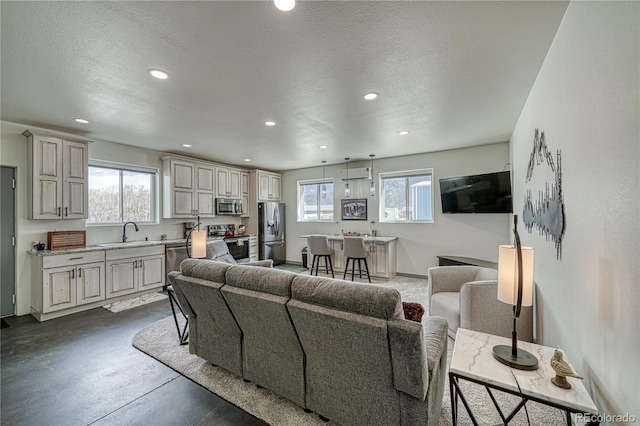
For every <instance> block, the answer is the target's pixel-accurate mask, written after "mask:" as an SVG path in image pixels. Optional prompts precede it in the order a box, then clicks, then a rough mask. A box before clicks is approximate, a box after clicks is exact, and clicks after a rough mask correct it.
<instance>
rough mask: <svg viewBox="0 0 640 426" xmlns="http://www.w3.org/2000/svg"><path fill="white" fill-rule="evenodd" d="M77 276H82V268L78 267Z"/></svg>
mask: <svg viewBox="0 0 640 426" xmlns="http://www.w3.org/2000/svg"><path fill="white" fill-rule="evenodd" d="M78 278H82V268H78Z"/></svg>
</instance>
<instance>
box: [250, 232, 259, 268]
mask: <svg viewBox="0 0 640 426" xmlns="http://www.w3.org/2000/svg"><path fill="white" fill-rule="evenodd" d="M256 260H258V237H257V236H255V235H251V236H250V237H249V262H253V261H256Z"/></svg>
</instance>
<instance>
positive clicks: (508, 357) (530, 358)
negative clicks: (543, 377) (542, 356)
mask: <svg viewBox="0 0 640 426" xmlns="http://www.w3.org/2000/svg"><path fill="white" fill-rule="evenodd" d="M493 357H494V358H495V359H497V360H498V361H500V362H501V363H503V364H505V365H508V366H509V367H513V368H516V369H518V370H537V369H538V358H536V357H535V356H534V355H533V354H531V353H529V352H527V351H525V350H522V349H518V355H516V356H513V355H512V354H511V346H507V345H496V346H494V347H493Z"/></svg>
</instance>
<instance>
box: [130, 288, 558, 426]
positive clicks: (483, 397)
mask: <svg viewBox="0 0 640 426" xmlns="http://www.w3.org/2000/svg"><path fill="white" fill-rule="evenodd" d="M375 284H377V285H384V286H389V287H393V288H397V289H398V290H399V291H400V293H401V294H402V300H405V301H413V302H415V301H418V302H420V303H422V304H423V306H424V307H425V308H426V309H428V303H427V300H425V298H424V295H423V292H424V293H426V280H425V279H416V278H407V277H398V278H397V279H395V280H392V281H378V280H376V282H375ZM448 343H449V344H448V352H447V369H448V367H449V364H450V362H451V354H452V351H453V345H454V341H453V340H452V339H450V338H449V342H448ZM133 346H134V347H136V348H137V349H139V350H140V351H142V352H144V353H146V354H148V355H150V356H151V357H153V358H155V359H157V360H158V361H160V362H162V363H163V364H165V365H167V366H168V367H170V368H172V369H173V370H175V371H177V372H178V373H180V374H182V375H184V376H185V377H187V378H189V379H190V380H192V381H194V382H195V383H198V384H199V385H201V386H203V387H204V388H206V389H208V390H209V391H211V392H213V393H214V394H216V395H218V396H219V397H221V398H223V399H225V400H227V401H229V402H230V403H232V404H234V405H236V406H238V407H239V408H241V409H242V410H244V411H246V412H248V413H250V414H252V415H254V416H255V417H257V418H259V419H261V420H263V421H264V422H266V423H267V424H269V425H277V426H304V425H310V426H313V425H319V426H320V425H336V423H335V422H331V421H330V422H328V423H326V422H323V421H321V420H320V419H319V417H318V416H317V415H315V414H313V413H305V412H304V411H303V409H302V408H300V407H299V406H297V405H296V404H294V403H292V402H290V401H289V400H286V399H284V398H282V397H280V396H278V395H276V394H274V393H273V392H270V391H269V390H267V389H264V388H263V389H260V388H258V387H257V386H255V385H254V384H252V383H245V382H244V380H243V379H242V378H241V377H238V376H236V375H234V374H232V373H229V372H227V371H226V370H224V369H222V368H220V367H215V366H213V365H212V364H210V363H208V362H207V361H205V360H204V359H202V358H200V357H198V356H196V355H192V354H190V353H189V349H188V347H187V346H180V345H179V344H178V335H177V332H176V328H175V323H174V319H173V317H172V316H170V317H167V318H165V319H162V320H160V321H157V322H155V323H153V324H151V325H149V326H147V327H146V328H144V329H143V330H141V331H140V332H138V334H136V336H135V337H134V338H133ZM460 385H461V388H462V391H463V392H464V394H465V397H466V398H467V400H468V401H469V403H470V405H471V406H472V407H473V411H474V415H475V416H476V419H477V421H478V423H479V424H480V425H497V424H502V421H501V419H500V416H499V415H498V413H497V412H496V410H495V407H494V406H493V403H492V402H491V399H490V397H489V395H488V394H487V392H486V390H485V389H484V388H483V387H481V386H479V385H476V384H473V383H469V382H464V381H463V382H461V383H460ZM444 386H445V392H444V398H443V401H442V413H441V416H440V419H439V425H440V426H448V425H451V424H452V420H451V400H450V398H449V380H448V375H447V378H446V380H445V385H444ZM494 394H495V395H496V399H497V400H498V402H499V404H500V407H501V408H502V410H503V412H506V413H509V412H510V411H511V409H512V408H513V407H515V406H516V405H517V404H518V402H519V401H520V400H519V398H517V397H515V396H512V395H507V394H503V393H499V392H494ZM526 407H527V412H525V411H524V410H520V412H519V413H518V414H517V415H516V416H515V417H514V419H513V420H512V421H511V422H510V423H509V424H510V425H544V426H547V425H549V426H552V425H564V424H566V421H565V420H564V418H563V416H562V413H561V412H560V411H559V410H556V409H552V408H549V407H547V406H544V405H541V404H537V403H534V402H528V403H527V404H526ZM458 412H459V415H458V424H460V425H471V424H473V423H472V422H471V419H470V418H469V417H468V415H467V414H466V412H465V410H464V407H463V406H462V404H460V405H459V409H458ZM527 414H528V419H527ZM344 426H346V425H344Z"/></svg>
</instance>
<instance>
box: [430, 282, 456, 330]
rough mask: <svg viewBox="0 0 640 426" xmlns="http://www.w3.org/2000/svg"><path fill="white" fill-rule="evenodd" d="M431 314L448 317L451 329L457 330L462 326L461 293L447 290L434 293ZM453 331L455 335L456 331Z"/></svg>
mask: <svg viewBox="0 0 640 426" xmlns="http://www.w3.org/2000/svg"><path fill="white" fill-rule="evenodd" d="M429 315H432V316H437V317H442V318H444V319H446V320H447V323H448V324H449V330H457V329H458V327H460V293H458V292H457V291H455V292H453V291H452V292H448V291H446V292H442V293H436V294H434V295H432V296H431V312H429ZM453 333H454V337H455V331H454V332H453ZM449 334H451V333H449Z"/></svg>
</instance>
